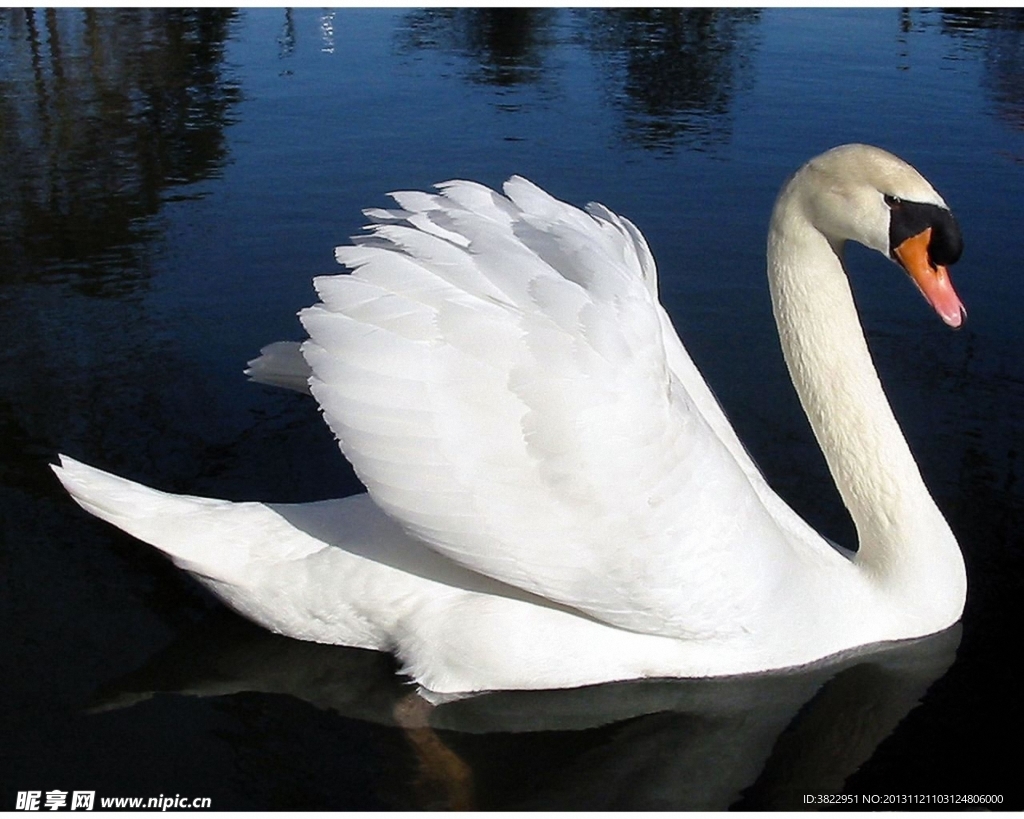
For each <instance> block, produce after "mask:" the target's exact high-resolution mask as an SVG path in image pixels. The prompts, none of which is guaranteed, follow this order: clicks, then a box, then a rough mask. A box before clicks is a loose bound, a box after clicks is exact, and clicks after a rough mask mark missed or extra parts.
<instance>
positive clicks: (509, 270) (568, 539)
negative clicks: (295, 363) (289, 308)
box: [301, 177, 794, 638]
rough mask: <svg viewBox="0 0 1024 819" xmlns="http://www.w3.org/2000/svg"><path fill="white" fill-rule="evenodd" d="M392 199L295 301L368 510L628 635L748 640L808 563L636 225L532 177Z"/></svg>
mask: <svg viewBox="0 0 1024 819" xmlns="http://www.w3.org/2000/svg"><path fill="white" fill-rule="evenodd" d="M439 188H440V191H441V193H439V194H425V193H400V194H394V198H395V199H396V201H397V202H398V204H399V206H400V210H392V211H384V210H375V211H368V212H367V213H368V215H369V216H370V218H371V219H373V221H374V225H373V226H372V227H371V232H370V233H369V234H368V235H366V236H363V237H360V238H358V239H356V240H355V241H356V244H355V245H354V246H350V247H341V248H338V250H337V258H338V260H339V262H341V263H343V264H345V265H347V266H348V267H350V268H351V269H352V270H353V273H352V274H351V275H348V274H342V275H337V276H329V277H321V278H318V279H317V280H316V281H315V285H316V288H317V292H318V294H319V295H320V298H321V300H322V302H321V303H320V304H318V305H316V306H314V307H311V308H309V309H307V310H305V311H303V312H302V314H301V319H302V322H303V324H304V326H305V328H306V330H307V332H308V333H309V336H310V340H309V341H307V342H306V343H305V344H304V346H303V348H302V351H303V355H304V356H305V358H306V361H307V362H308V364H309V366H310V368H311V369H312V373H313V375H312V377H311V381H310V384H311V389H312V392H313V394H314V396H315V397H316V399H317V400H318V401H319V403H320V405H321V407H322V409H323V412H324V415H325V417H326V419H327V422H328V423H329V424H330V426H331V428H332V429H333V431H334V432H335V434H336V435H337V437H338V439H339V441H340V444H341V447H342V449H343V451H344V453H345V455H346V456H347V457H348V458H349V460H350V461H351V462H352V464H353V466H354V467H355V469H356V471H357V473H358V474H359V476H360V478H361V480H362V481H363V482H364V483H365V484H366V486H367V488H368V490H369V492H370V495H371V496H372V498H373V500H374V501H375V502H376V503H377V504H378V505H379V506H380V507H381V508H382V509H383V510H384V511H385V512H387V514H388V515H390V516H391V517H392V518H394V519H395V520H396V521H398V522H399V523H400V524H401V525H402V526H403V527H404V528H405V529H406V531H407V532H409V533H410V534H412V535H413V536H415V537H417V538H419V539H422V540H423V541H425V542H427V543H428V544H429V545H430V546H432V547H433V548H434V549H436V550H437V551H439V552H441V553H442V554H444V555H447V556H449V557H451V558H452V559H454V560H456V561H457V562H459V563H461V564H463V565H465V566H467V567H469V568H471V569H473V570H475V571H478V572H482V573H484V574H486V575H489V576H490V577H493V578H496V579H498V580H501V581H504V582H506V583H510V584H512V585H514V586H517V587H519V588H522V589H524V590H527V591H529V592H532V593H535V594H538V595H541V596H543V597H545V598H548V599H550V600H553V601H557V602H559V603H562V604H564V605H567V606H571V607H572V608H574V609H577V610H579V611H582V612H585V613H586V614H588V615H590V616H592V617H594V618H597V619H599V620H601V621H604V622H607V623H610V624H612V625H615V626H618V627H621V628H625V629H630V630H634V631H642V632H645V633H649V634H662V635H665V636H671V637H680V638H693V637H708V636H712V635H722V634H723V633H731V632H736V631H741V630H745V629H746V628H748V627H749V626H751V625H752V624H753V622H754V620H755V619H756V618H758V617H759V615H760V613H761V612H763V611H764V609H765V607H766V606H767V603H768V601H769V600H771V599H772V597H773V595H774V594H775V592H776V589H777V587H778V582H779V581H780V580H782V578H784V577H786V575H787V574H788V573H790V572H791V571H792V570H793V569H794V566H793V563H794V552H793V549H792V548H791V546H790V545H789V544H788V539H789V538H788V537H787V533H786V531H785V530H784V529H783V528H780V525H779V523H777V522H776V520H775V513H776V512H777V510H776V509H774V508H773V511H772V512H769V511H768V509H767V508H766V503H767V506H768V507H770V508H771V507H773V505H775V506H778V505H780V504H781V502H779V501H778V500H777V499H776V498H775V497H774V495H771V494H770V491H769V490H767V488H766V487H765V486H764V485H763V480H762V479H761V478H760V475H759V474H758V473H757V470H756V468H754V466H753V464H752V463H751V462H750V460H749V458H748V457H747V456H746V454H745V453H744V452H743V450H742V447H741V446H740V444H739V442H738V441H737V440H736V438H735V435H734V434H733V433H732V430H731V428H730V427H729V425H728V423H727V422H726V421H725V418H724V416H723V415H722V413H721V410H720V409H719V408H718V406H717V404H716V402H715V401H714V398H713V397H712V396H711V394H710V391H709V390H708V389H707V387H706V386H705V385H704V383H703V380H702V379H701V378H700V377H699V373H697V371H696V368H694V367H693V364H692V362H690V360H689V357H688V356H687V355H686V353H685V350H683V348H682V345H681V344H680V343H679V341H678V338H676V337H675V334H674V331H672V329H671V325H670V324H669V322H668V320H667V318H666V317H665V315H664V312H663V311H662V310H661V308H660V306H659V305H658V302H657V276H656V273H655V266H654V261H653V259H652V257H651V254H650V251H649V250H648V248H647V244H646V242H645V241H644V239H643V237H642V236H641V235H640V233H639V231H637V230H636V228H635V227H633V225H632V224H630V223H629V222H628V221H626V220H624V219H621V218H619V217H617V216H615V215H614V214H612V213H611V212H610V211H608V210H607V209H605V208H603V207H601V206H591V208H590V209H589V213H584V212H583V211H580V210H578V209H576V208H573V207H571V206H569V205H566V204H564V203H562V202H559V201H557V200H555V199H553V198H552V197H550V196H549V195H548V194H546V193H544V192H543V191H542V190H540V189H539V188H537V187H536V186H534V185H532V184H531V183H529V182H527V181H526V180H524V179H521V178H515V177H514V178H512V179H511V180H509V182H508V183H506V185H505V193H506V195H507V198H506V197H503V196H501V195H499V194H497V193H495V192H493V191H491V190H489V189H487V188H485V187H483V186H480V185H477V184H474V183H469V182H461V181H459V182H449V183H446V184H444V185H441V186H439Z"/></svg>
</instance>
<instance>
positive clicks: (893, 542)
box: [768, 185, 963, 614]
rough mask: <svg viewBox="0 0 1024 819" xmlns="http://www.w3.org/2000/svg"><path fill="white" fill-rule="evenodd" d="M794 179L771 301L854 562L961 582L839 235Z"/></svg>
mask: <svg viewBox="0 0 1024 819" xmlns="http://www.w3.org/2000/svg"><path fill="white" fill-rule="evenodd" d="M793 187H794V186H793V185H790V189H789V190H787V192H784V193H783V195H782V196H781V197H780V199H779V201H778V203H777V204H776V208H775V211H774V213H773V214H772V224H771V229H770V231H769V239H768V276H769V283H770V287H771V294H772V304H773V309H774V312H775V320H776V322H777V324H778V328H779V337H780V340H781V343H782V348H783V352H784V354H785V358H786V364H787V366H788V367H789V372H790V376H791V378H792V380H793V384H794V387H795V388H796V391H797V393H798V394H799V397H800V402H801V404H802V405H803V408H804V412H805V413H806V414H807V418H808V420H809V421H810V424H811V427H812V429H813V430H814V434H815V437H816V438H817V439H818V444H819V446H820V447H821V449H822V452H823V453H824V455H825V458H826V460H827V462H828V466H829V469H830V471H831V472H832V477H833V479H834V480H835V482H836V486H837V488H838V489H839V492H840V494H841V495H842V498H843V501H844V503H845V504H846V506H847V508H848V509H849V511H850V515H851V517H852V518H853V521H854V523H855V525H856V527H857V534H858V539H859V547H858V554H857V558H856V561H855V562H856V563H857V564H858V565H860V566H862V567H863V568H864V569H865V570H866V571H867V572H868V574H869V576H871V577H872V578H873V579H875V580H877V581H878V582H880V583H883V584H885V585H887V586H888V585H891V584H892V583H895V584H898V585H899V586H900V587H901V588H902V589H907V588H908V587H914V588H915V589H917V590H918V591H917V593H916V594H915V595H914V596H915V597H926V596H928V595H934V594H935V593H939V594H941V593H942V592H941V591H940V589H939V588H937V587H936V585H935V584H940V586H941V588H942V589H943V590H945V589H949V588H950V587H951V586H954V587H955V586H957V585H958V584H959V585H962V580H960V579H959V578H961V577H962V575H963V562H962V557H961V556H960V551H959V548H958V547H957V545H956V540H955V539H954V537H953V535H952V533H951V532H950V530H949V526H948V525H947V524H946V521H945V519H944V518H943V517H942V515H941V513H940V512H939V511H938V509H937V507H936V506H935V503H934V501H933V500H932V498H931V495H930V494H929V492H928V489H927V488H926V487H925V485H924V481H923V480H922V478H921V473H920V471H919V470H918V467H917V464H916V462H915V461H914V458H913V455H912V454H911V452H910V448H909V447H908V445H907V442H906V440H905V438H904V437H903V433H902V431H901V430H900V427H899V424H898V423H897V421H896V418H895V417H894V416H893V413H892V410H891V408H890V406H889V402H888V401H887V400H886V397H885V393H884V392H883V390H882V385H881V384H880V383H879V380H878V375H877V373H876V371H875V368H874V365H873V363H872V360H871V355H870V353H869V352H868V347H867V343H866V341H865V339H864V332H863V329H862V328H861V324H860V320H859V318H858V315H857V310H856V307H855V306H854V301H853V296H852V294H851V292H850V285H849V281H848V278H847V275H846V271H845V269H844V267H843V262H842V256H841V254H842V245H841V243H833V242H832V241H830V240H829V239H828V238H827V237H826V236H824V235H823V234H822V233H821V232H820V231H819V230H817V229H816V228H815V227H814V226H813V225H812V224H811V222H810V221H809V220H808V219H807V218H806V216H805V215H804V211H803V208H802V205H801V200H800V196H799V193H798V192H793V191H792V190H791V189H792V188H793ZM961 599H962V598H961ZM958 614H959V612H958Z"/></svg>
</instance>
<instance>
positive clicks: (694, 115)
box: [580, 8, 760, 150]
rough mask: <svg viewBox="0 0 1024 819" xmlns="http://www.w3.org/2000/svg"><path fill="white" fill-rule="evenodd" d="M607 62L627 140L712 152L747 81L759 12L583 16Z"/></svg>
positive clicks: (631, 11) (613, 12)
mask: <svg viewBox="0 0 1024 819" xmlns="http://www.w3.org/2000/svg"><path fill="white" fill-rule="evenodd" d="M580 17H581V20H582V21H583V22H584V23H585V26H584V34H583V36H584V38H585V41H586V42H587V44H588V46H589V47H590V48H591V49H593V51H594V52H595V53H596V54H598V55H599V56H601V57H603V58H604V65H605V69H606V71H607V73H608V75H609V79H610V83H609V84H610V86H611V87H613V88H615V89H616V90H615V91H614V92H613V103H614V105H615V106H616V107H618V108H620V109H621V110H622V112H623V115H624V120H625V122H624V125H625V130H626V138H627V139H628V140H629V141H633V142H636V143H638V144H640V145H642V146H643V147H647V148H657V149H661V150H671V149H672V148H673V147H675V146H676V145H677V144H683V145H686V146H687V147H691V148H701V147H710V146H712V145H714V144H716V143H720V142H723V141H725V140H726V139H727V138H728V136H729V132H730V129H729V116H728V115H729V111H730V107H731V105H732V103H733V100H734V98H735V95H736V93H737V92H738V91H739V90H740V89H741V88H743V87H744V86H745V85H746V84H749V83H750V82H751V81H752V71H751V64H752V58H753V54H754V53H755V51H756V48H757V37H756V28H757V27H756V23H757V22H758V21H759V19H760V12H759V11H757V10H756V9H720V8H715V9H706V8H705V9H698V8H670V9H600V10H593V11H586V12H580Z"/></svg>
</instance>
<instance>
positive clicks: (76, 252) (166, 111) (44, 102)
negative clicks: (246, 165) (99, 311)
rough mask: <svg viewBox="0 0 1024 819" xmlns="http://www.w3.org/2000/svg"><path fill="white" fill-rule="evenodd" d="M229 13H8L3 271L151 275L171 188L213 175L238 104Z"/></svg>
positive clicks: (105, 277)
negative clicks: (146, 270) (230, 74)
mask: <svg viewBox="0 0 1024 819" xmlns="http://www.w3.org/2000/svg"><path fill="white" fill-rule="evenodd" d="M233 17H234V13H233V12H230V11H227V10H223V9H201V10H199V9H192V10H188V9H155V10H142V9H84V10H83V9H47V10H46V11H42V12H39V11H35V10H33V9H5V10H0V63H2V64H3V65H4V66H5V70H4V73H3V75H2V76H0V123H2V124H3V127H0V187H2V188H3V190H4V196H3V198H2V199H0V268H2V269H3V270H4V276H5V277H7V278H8V280H11V279H16V280H22V279H26V278H32V277H35V276H37V275H38V274H39V273H40V272H42V271H46V270H50V269H53V268H55V267H57V268H59V269H60V270H61V271H62V272H68V271H74V272H75V273H76V274H77V275H79V276H81V280H80V281H81V283H82V286H83V287H86V288H87V289H88V290H89V291H90V292H94V293H101V292H120V291H122V290H123V289H124V288H129V289H130V288H132V287H133V286H134V283H133V279H135V278H137V277H138V276H139V275H141V273H140V272H139V270H140V268H141V264H140V260H141V256H142V255H143V247H144V245H145V243H146V242H147V241H148V240H150V239H151V238H152V237H153V231H154V228H153V226H152V224H151V222H150V221H149V217H152V216H153V215H154V214H155V213H156V212H157V211H158V210H159V208H160V204H161V202H162V201H164V199H165V198H166V196H167V190H168V189H169V188H172V187H175V186H180V185H187V184H190V183H194V182H196V181H198V180H201V179H205V178H208V177H210V176H211V175H214V174H215V173H216V172H217V169H218V168H219V167H220V166H221V165H222V164H223V162H224V159H225V155H226V150H227V149H226V147H225V141H224V128H225V126H226V125H227V124H229V122H230V121H231V113H230V112H231V107H232V105H233V104H234V103H236V102H237V101H238V99H239V98H240V92H239V88H238V85H237V83H235V82H233V81H231V80H229V79H226V78H225V76H224V67H223V52H224V45H225V41H226V39H227V37H228V34H229V27H230V23H231V21H232V19H233Z"/></svg>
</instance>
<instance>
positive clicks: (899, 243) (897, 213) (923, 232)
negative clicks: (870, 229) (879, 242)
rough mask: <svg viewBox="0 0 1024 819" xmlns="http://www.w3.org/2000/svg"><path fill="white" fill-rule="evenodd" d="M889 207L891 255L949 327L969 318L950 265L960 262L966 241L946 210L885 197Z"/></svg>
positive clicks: (958, 324) (957, 325)
mask: <svg viewBox="0 0 1024 819" xmlns="http://www.w3.org/2000/svg"><path fill="white" fill-rule="evenodd" d="M885 203H886V204H887V205H888V206H889V255H890V256H892V258H893V260H894V261H895V262H897V263H898V264H899V265H900V266H901V267H902V268H903V269H904V270H906V271H907V274H908V275H909V276H910V278H911V279H913V281H914V284H916V285H917V287H918V289H919V290H920V291H921V294H922V295H923V296H924V297H925V299H926V300H927V301H928V303H929V304H930V305H931V306H932V307H933V308H934V309H935V312H936V313H938V314H939V316H940V317H941V318H942V320H943V321H944V322H946V324H948V325H949V326H950V327H959V326H960V325H961V324H962V323H963V320H964V317H965V316H966V315H967V311H966V310H965V309H964V306H963V303H962V302H961V301H960V297H959V296H958V295H957V294H956V291H955V290H954V289H953V283H952V282H951V281H950V279H949V271H948V270H947V269H946V266H947V265H951V264H953V262H955V261H956V260H957V259H959V258H960V254H961V252H962V251H963V249H964V240H963V237H962V236H961V235H960V227H959V225H957V223H956V220H955V219H954V218H953V214H951V213H950V212H949V211H948V210H946V209H945V208H940V207H938V206H936V205H924V204H921V203H920V202H903V201H902V200H900V199H897V198H895V197H893V196H886V197H885Z"/></svg>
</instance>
